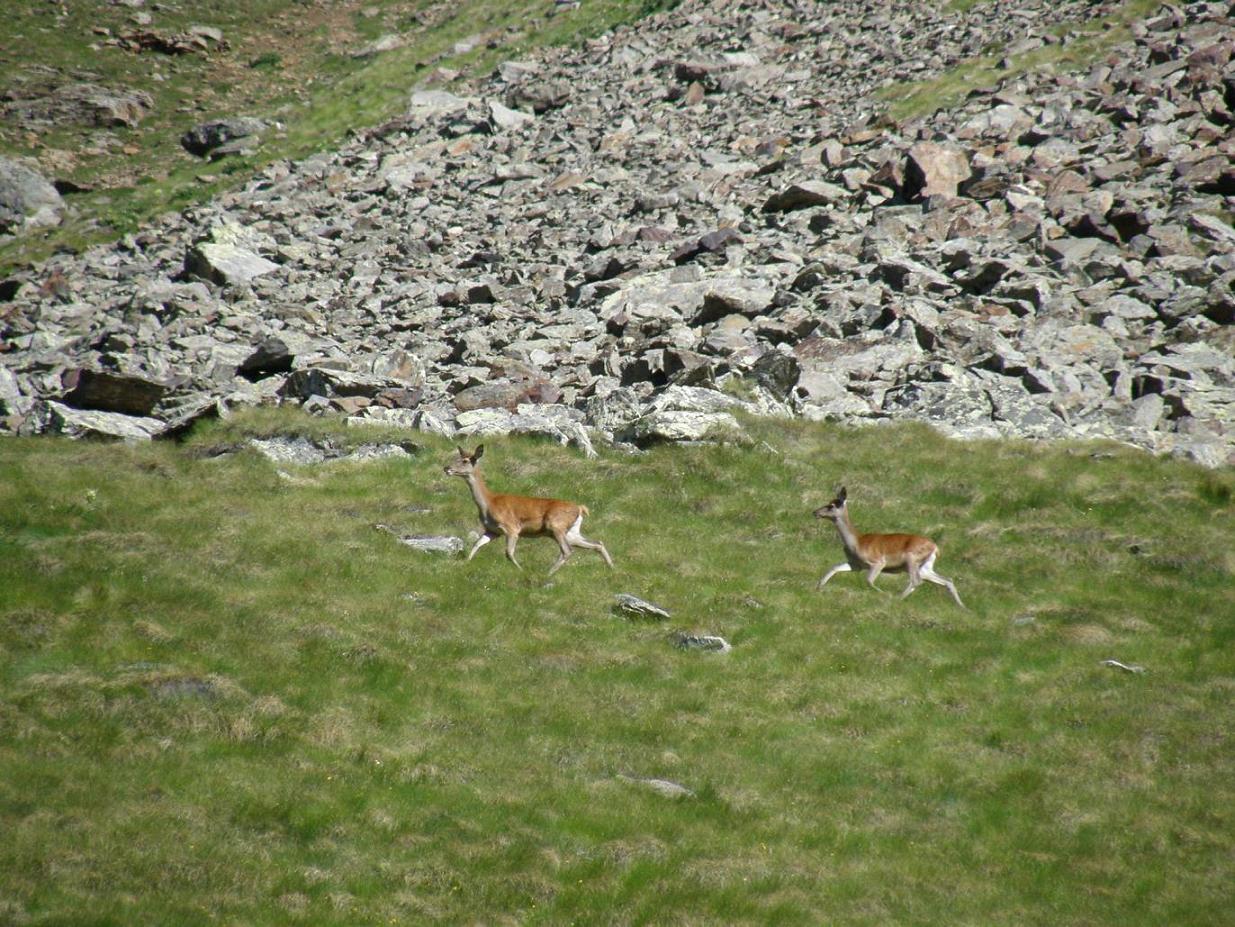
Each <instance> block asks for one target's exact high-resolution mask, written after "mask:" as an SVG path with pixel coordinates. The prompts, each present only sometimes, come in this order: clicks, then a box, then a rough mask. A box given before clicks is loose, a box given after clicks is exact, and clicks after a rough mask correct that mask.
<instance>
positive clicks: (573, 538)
mask: <svg viewBox="0 0 1235 927" xmlns="http://www.w3.org/2000/svg"><path fill="white" fill-rule="evenodd" d="M582 521H583V519H582V518H579V519H577V520H576V521H575V523H574V524H573V525H571V526H570V530H569V531H567V532H566V540H567V541H568V542H569V543H571V544H573V545H574V546H575V547H582V548H584V549H585V550H594V551H598V552H599V553H600V555H601V556H602V557H604V558H605V563H607V564H609V569H613V558H612V557H610V556H609V551H607V550H606V549H605V545H604V544H602V543H601V542H600V541H589V540H588V539H587V538H585V537H584V536H583V535H582V534H580V533H579V525H580V524H581V523H582Z"/></svg>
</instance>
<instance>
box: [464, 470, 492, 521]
mask: <svg viewBox="0 0 1235 927" xmlns="http://www.w3.org/2000/svg"><path fill="white" fill-rule="evenodd" d="M467 488H468V489H470V490H471V491H472V501H473V502H475V503H476V508H478V509H479V510H480V520H481V521H484V522H487V521H488V520H489V500H490V499H492V498H493V494H492V493H491V492H489V487H488V486H486V485H485V481H484V480H482V479H481V478H480V474H479V473H477V472H476V471H475V470H473V471H472V472H471V473H469V474H468V475H467Z"/></svg>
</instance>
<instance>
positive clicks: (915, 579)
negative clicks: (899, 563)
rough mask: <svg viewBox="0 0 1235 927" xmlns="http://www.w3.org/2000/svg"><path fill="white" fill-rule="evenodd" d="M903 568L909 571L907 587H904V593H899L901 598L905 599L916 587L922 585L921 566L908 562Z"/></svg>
mask: <svg viewBox="0 0 1235 927" xmlns="http://www.w3.org/2000/svg"><path fill="white" fill-rule="evenodd" d="M905 568H906V569H907V570H908V571H909V585H908V586H906V587H905V591H904V592H902V593H901V598H902V599H903V598H905V597H906V596H907V595H909V593H911V592H913V590H915V589H917V588H918V586H920V585H922V573H921V569H922V568H921V565H920V564H917V563H914V562H913V561H912V560H910V561H909V562H908V563H906V565H905Z"/></svg>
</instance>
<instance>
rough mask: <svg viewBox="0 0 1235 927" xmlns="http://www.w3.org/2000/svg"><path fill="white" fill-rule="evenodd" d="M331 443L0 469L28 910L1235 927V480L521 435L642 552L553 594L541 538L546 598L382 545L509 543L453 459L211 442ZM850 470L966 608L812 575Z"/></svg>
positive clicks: (547, 487)
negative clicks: (575, 443)
mask: <svg viewBox="0 0 1235 927" xmlns="http://www.w3.org/2000/svg"><path fill="white" fill-rule="evenodd" d="M333 427H334V426H332V425H330V424H329V423H323V422H321V421H320V420H308V419H302V418H288V417H286V416H281V415H272V414H269V413H266V414H264V415H262V416H255V417H245V418H241V419H239V420H234V421H232V422H230V423H228V424H226V425H217V426H215V427H214V428H212V429H207V430H205V431H203V432H202V433H200V434H198V435H196V436H195V437H194V438H193V439H192V440H191V441H190V442H189V443H188V445H186V446H173V445H168V444H158V445H147V446H140V447H130V446H124V445H105V444H90V443H65V442H61V441H53V440H9V441H6V442H3V443H0V832H2V833H4V834H5V838H4V840H2V841H0V922H6V923H18V924H20V923H36V924H39V923H46V924H51V923H56V924H109V923H115V924H130V923H177V924H198V923H203V924H204V923H208V922H220V921H222V922H231V923H286V922H292V921H302V922H306V923H313V924H334V923H337V924H358V923H379V922H381V923H427V922H440V923H496V924H501V923H510V924H514V923H529V924H561V923H572V922H573V923H580V924H594V923H644V924H722V923H723V924H736V923H749V924H767V923H784V924H820V923H828V924H888V923H898V924H940V923H949V924H974V925H999V924H1009V925H1012V924H1015V925H1022V924H1052V925H1057V924H1077V925H1080V924H1086V925H1091V924H1119V925H1136V924H1145V925H1160V924H1165V923H1170V924H1218V923H1222V922H1224V921H1225V920H1226V919H1227V916H1228V914H1229V893H1228V891H1227V888H1226V886H1228V885H1229V884H1230V883H1231V879H1232V876H1235V872H1233V871H1232V870H1233V869H1235V865H1233V863H1232V859H1233V858H1235V857H1233V855H1232V851H1233V850H1235V811H1233V810H1232V809H1235V751H1232V749H1231V748H1232V744H1231V742H1230V737H1231V734H1230V732H1231V730H1232V720H1233V718H1232V714H1233V712H1232V708H1231V703H1232V702H1231V697H1232V693H1233V691H1235V648H1233V647H1232V643H1233V641H1232V635H1233V632H1232V625H1231V621H1230V616H1231V614H1232V613H1233V612H1235V594H1233V591H1232V590H1233V589H1235V586H1233V584H1232V573H1235V552H1233V551H1232V548H1231V544H1230V539H1231V537H1232V536H1235V530H1233V529H1235V501H1233V497H1235V474H1232V473H1231V472H1230V471H1229V470H1228V471H1219V472H1207V471H1203V470H1200V469H1198V468H1196V467H1194V466H1191V465H1188V464H1184V463H1180V462H1175V461H1169V460H1156V459H1153V458H1150V457H1148V456H1146V455H1144V454H1141V453H1138V452H1135V451H1131V450H1127V449H1123V448H1116V447H1111V448H1102V451H1103V453H1102V454H1098V455H1094V454H1093V450H1094V448H1092V447H1090V446H1081V445H1078V446H1074V447H1062V448H1061V447H1054V448H1043V447H1036V446H1031V445H1026V444H1006V443H993V442H992V443H978V444H957V443H953V442H949V441H946V440H943V439H941V438H939V437H937V436H936V435H934V434H933V433H931V432H929V431H927V430H925V429H922V428H917V427H894V428H879V429H868V430H862V431H849V430H843V429H840V428H830V427H824V426H817V425H806V424H784V423H769V422H754V423H751V424H750V426H749V427H750V428H751V429H752V432H753V435H754V438H755V440H754V441H753V442H750V443H749V444H745V445H732V446H720V447H695V448H661V449H656V450H653V451H651V452H650V453H647V454H644V455H640V456H635V457H629V456H625V455H620V454H616V453H604V454H602V457H601V459H600V460H598V461H594V462H588V461H585V460H583V459H582V458H581V457H580V456H579V455H578V454H577V453H575V452H574V451H572V450H568V449H562V448H558V447H556V446H553V445H548V444H545V443H539V442H534V441H531V440H490V441H486V446H487V453H486V456H485V459H484V465H485V466H484V469H485V472H486V475H487V477H488V479H489V481H490V483H491V485H492V486H493V487H495V488H497V489H500V490H505V491H513V492H524V493H530V494H553V495H563V496H567V497H570V498H575V499H578V500H579V501H583V502H586V503H587V504H588V506H589V507H590V508H591V511H592V516H591V518H590V519H589V521H588V523H587V525H586V526H585V531H586V533H588V534H589V535H591V536H595V537H599V538H601V539H602V540H604V541H605V543H606V544H607V545H608V547H609V549H610V550H611V551H612V553H613V555H614V558H615V560H616V562H617V565H618V569H617V571H615V572H610V571H609V570H607V569H606V568H605V567H604V565H603V563H602V562H601V560H600V558H599V557H597V556H596V555H595V554H593V553H591V552H588V551H579V552H578V553H577V554H576V555H575V557H574V558H573V559H572V561H571V562H570V563H569V564H568V565H567V566H566V567H565V568H564V569H562V570H561V571H560V572H559V573H558V574H557V575H556V576H555V577H554V578H553V581H552V582H546V578H545V572H546V570H547V569H548V567H549V565H550V564H551V562H552V560H553V558H554V556H555V549H554V545H553V544H552V543H551V542H549V541H546V540H543V539H526V540H524V541H522V542H521V544H520V559H521V561H522V562H523V564H524V567H525V570H524V572H522V573H520V572H518V571H516V570H515V569H514V568H513V567H512V566H511V565H510V564H508V563H507V562H506V561H505V560H504V558H503V557H502V555H501V552H500V550H499V549H498V548H499V545H497V544H493V545H490V546H489V547H487V548H485V549H483V550H482V551H481V552H480V553H479V554H478V555H477V557H476V559H475V560H474V561H472V562H471V563H465V562H464V561H463V560H462V559H461V558H453V559H446V558H442V557H437V556H432V555H425V554H417V553H415V552H412V551H410V550H408V549H406V548H404V547H402V546H400V545H398V544H397V543H396V542H395V541H394V539H393V538H391V537H390V536H389V535H388V534H386V533H384V532H379V531H375V530H374V528H373V525H374V524H375V523H382V524H387V525H392V526H395V527H396V528H398V529H400V530H403V531H407V532H416V533H420V532H424V533H437V532H442V533H454V534H463V533H464V532H466V531H468V530H471V529H472V528H473V527H474V524H475V511H474V507H473V506H472V504H471V501H470V499H469V497H468V496H467V494H466V490H465V488H464V486H463V485H462V484H461V483H460V482H459V481H458V480H452V479H449V478H447V477H446V476H445V475H444V474H443V473H442V469H441V468H442V465H443V464H444V463H445V461H446V458H447V456H448V454H449V453H450V447H449V446H448V445H447V444H446V443H444V442H439V441H437V440H435V439H432V438H428V437H424V436H416V437H415V440H417V441H418V442H420V443H421V444H422V445H423V450H422V451H421V453H419V454H418V455H417V456H416V457H415V458H414V459H413V460H412V461H411V462H407V461H402V462H383V463H371V464H366V465H349V464H333V465H326V466H323V467H318V468H311V469H307V470H297V471H294V472H290V473H289V476H290V477H291V478H286V477H284V476H281V475H280V474H279V472H278V471H277V469H276V468H275V467H274V466H273V465H271V464H270V463H268V462H266V461H265V460H264V459H262V458H260V457H258V456H257V455H256V454H254V453H253V452H252V451H242V452H241V453H238V454H235V455H233V456H229V457H222V458H216V459H211V458H209V457H207V456H206V455H205V453H204V451H205V450H206V449H208V448H214V447H218V446H219V445H222V444H225V443H228V442H234V441H236V440H237V439H238V438H239V437H241V436H243V435H245V434H271V433H275V432H278V431H291V432H294V433H302V434H304V433H307V434H316V435H318V436H321V435H324V434H326V433H329V432H330V431H331V430H332V428H333ZM367 434H368V433H367V432H357V431H355V430H354V429H353V430H348V431H342V430H339V431H338V432H337V435H338V440H340V441H352V442H354V441H358V440H362V439H364V438H365V437H366V436H367ZM841 482H844V483H845V484H846V485H847V486H848V488H849V494H850V498H851V508H852V511H853V515H854V519H855V521H856V522H857V524H858V526H859V528H860V529H864V530H905V529H908V530H915V531H921V532H924V533H929V534H932V535H933V536H934V537H935V538H936V540H938V542H939V544H940V547H941V550H942V553H941V555H940V558H939V563H938V567H939V570H940V571H941V572H942V573H943V574H944V575H945V576H949V577H950V578H953V579H954V580H955V581H956V583H957V585H958V587H959V589H960V591H961V594H962V595H963V596H964V598H965V600H966V602H967V604H968V605H970V607H971V609H972V610H970V611H961V610H959V609H957V608H956V607H955V605H954V604H953V603H952V602H951V601H950V599H949V598H948V596H947V594H946V592H944V590H942V589H939V588H937V587H933V586H926V587H923V588H922V589H920V590H919V591H918V592H916V593H915V594H914V595H913V596H912V597H911V598H909V599H907V600H905V601H900V600H898V599H897V598H896V597H895V596H894V595H893V594H892V593H894V592H899V589H900V587H901V584H902V582H903V577H897V576H887V577H884V578H883V579H882V580H881V581H880V582H881V585H882V586H883V591H872V590H870V589H869V588H867V587H866V585H865V583H864V581H863V580H862V578H860V577H858V576H855V575H853V574H847V575H846V574H842V575H840V576H838V577H836V578H835V579H833V580H832V582H831V583H830V584H829V586H828V587H827V588H826V589H825V590H823V591H822V592H816V591H815V590H814V588H813V587H814V584H815V582H816V581H817V580H818V578H819V576H820V575H821V574H822V572H823V571H824V569H825V568H826V567H827V566H829V565H831V564H833V563H835V562H837V561H838V560H839V559H840V556H839V551H840V548H839V544H838V543H837V541H836V539H835V537H834V536H833V533H832V530H831V527H830V526H829V525H826V524H823V523H820V522H817V521H815V520H814V519H812V518H811V517H810V514H809V513H810V510H811V509H812V508H813V507H815V506H817V505H819V504H821V503H822V502H823V501H826V499H827V498H829V497H830V493H831V492H832V490H833V489H834V488H835V487H836V486H837V485H838V484H839V483H841ZM617 592H631V593H635V594H638V595H641V596H644V597H645V598H648V599H650V600H652V601H654V602H657V603H659V604H661V605H663V606H665V607H666V608H668V609H670V610H671V611H672V612H673V613H674V618H673V620H672V622H670V624H671V625H672V626H673V627H675V628H681V629H686V630H696V631H705V632H711V633H717V634H722V635H724V636H725V637H726V638H727V639H728V640H730V641H731V642H732V644H733V645H734V650H733V652H732V653H731V654H728V655H723V656H721V655H713V654H698V653H683V652H679V651H677V650H675V649H674V648H673V647H672V646H671V645H670V642H669V639H668V629H667V628H666V627H665V626H662V625H655V624H648V623H641V622H630V621H626V620H623V619H621V618H619V617H617V616H615V615H614V614H613V613H612V611H611V603H612V600H613V595H614V594H615V593H617ZM1107 658H1115V659H1119V660H1122V661H1123V662H1125V663H1135V664H1140V665H1142V666H1144V667H1145V668H1146V671H1145V672H1144V673H1143V674H1140V675H1132V674H1128V673H1123V672H1120V671H1118V670H1114V669H1110V668H1107V667H1104V666H1102V665H1100V661H1101V660H1103V659H1107ZM623 776H629V777H636V778H638V777H660V778H666V779H670V780H673V781H676V782H680V783H682V784H684V785H686V786H688V787H689V788H691V789H692V790H694V792H695V795H694V797H692V798H687V799H682V800H671V799H666V798H663V797H661V796H659V795H657V794H655V793H653V792H651V791H647V790H644V789H642V788H640V787H639V786H638V785H637V784H635V783H631V782H629V781H627V780H625V779H623V778H622V777H623Z"/></svg>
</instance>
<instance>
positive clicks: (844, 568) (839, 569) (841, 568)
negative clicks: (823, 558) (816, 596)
mask: <svg viewBox="0 0 1235 927" xmlns="http://www.w3.org/2000/svg"><path fill="white" fill-rule="evenodd" d="M852 569H853V567H851V566H850V565H849V564H848V562H846V563H838V564H836V566H834V567H832V569H830V570H828V572H826V573H824V574H823V579H821V580H819V582H818V583H816V584H815V588H816V589H822V588H823V587H824V585H825V584H826V583H827V581H828V580H829V579H831V578H832V577H833V576H835V575H836V574H837V573H848V572H849V571H850V570H852Z"/></svg>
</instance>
